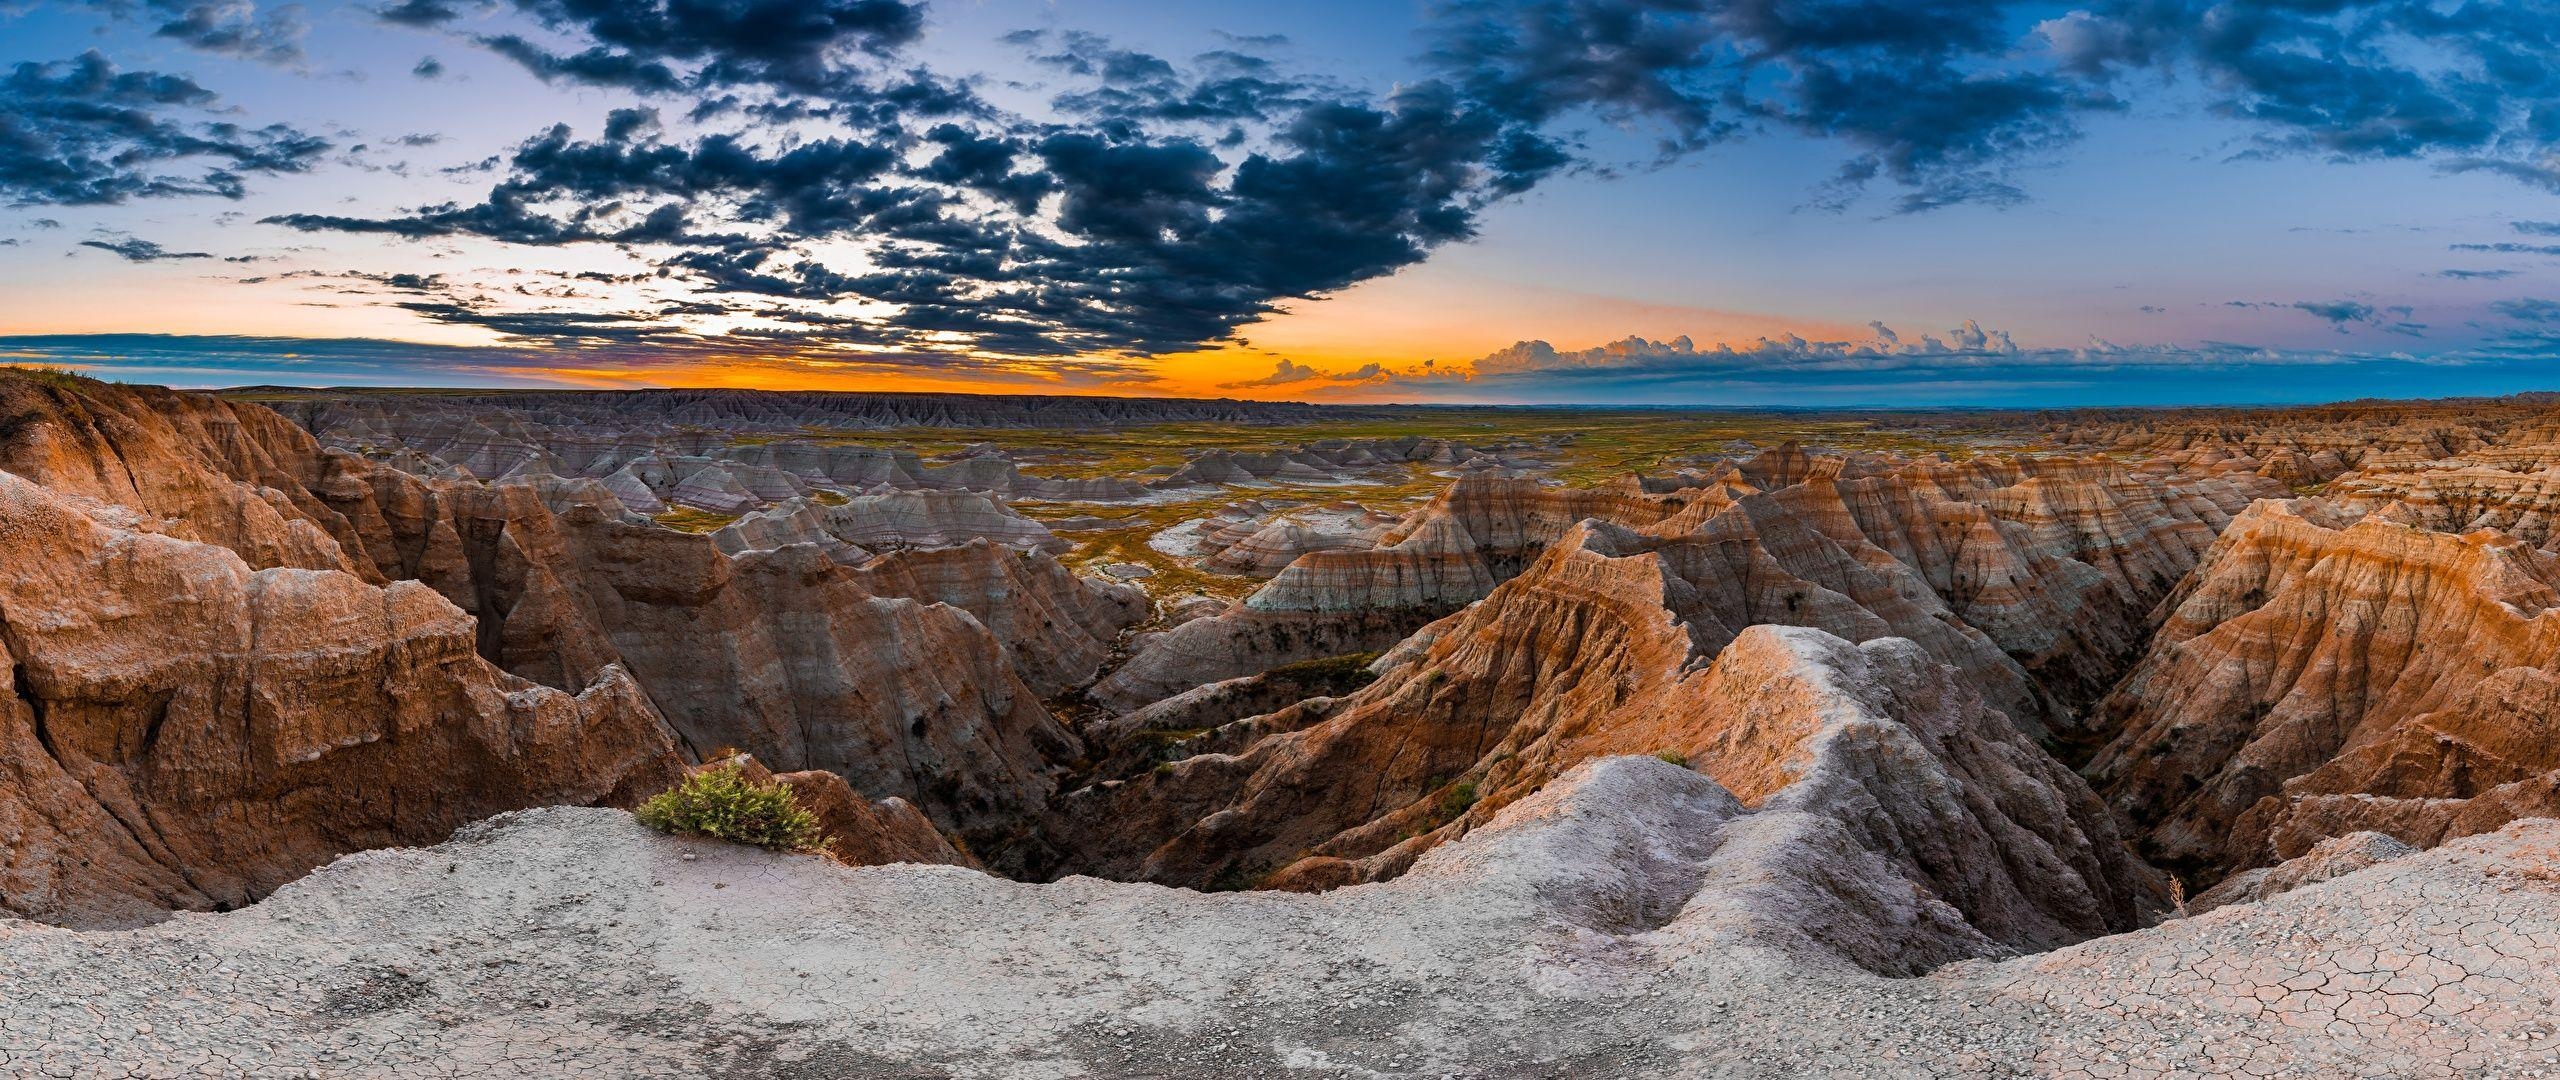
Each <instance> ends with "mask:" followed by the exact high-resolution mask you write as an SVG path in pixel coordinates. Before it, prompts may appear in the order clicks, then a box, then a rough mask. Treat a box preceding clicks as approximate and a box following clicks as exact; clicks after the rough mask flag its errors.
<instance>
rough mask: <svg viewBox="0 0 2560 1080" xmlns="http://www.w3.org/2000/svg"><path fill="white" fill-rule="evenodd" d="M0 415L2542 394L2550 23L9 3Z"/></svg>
mask: <svg viewBox="0 0 2560 1080" xmlns="http://www.w3.org/2000/svg"><path fill="white" fill-rule="evenodd" d="M0 362H16V363H29V364H45V365H52V366H59V367H69V368H74V369H77V370H82V371H85V372H88V373H91V374H95V375H98V376H101V377H106V378H115V379H121V380H127V381H137V382H155V383H166V384H170V385H178V386H230V385H246V384H263V383H289V384H303V385H404V386H495V385H526V386H533V385H547V386H582V387H631V386H750V387H768V388H821V389H927V390H961V391H1004V392H1047V393H1102V394H1147V395H1162V394H1173V395H1186V396H1221V395H1223V396H1235V397H1257V398H1295V399H1307V400H1319V401H1447V402H1494V403H1532V404H1565V403H1588V404H1620V405H1800V406H1878V405H1882V406H1897V405H1909V406H1921V405H1996V406H2048V405H2050V406H2063V405H2090V404H2191V403H2271V402H2307V401H2326V400H2338V399H2344V398H2353V397H2440V396H2454V395H2471V394H2498V393H2509V392H2514V391H2520V390H2533V389H2560V0H2372V2H2360V0H2273V2H2268V0H2233V2H2222V3H2214V2H2206V0H2113V2H2107V3H2093V4H2085V5H2075V4H2036V3H1999V2H1995V0H1970V2H1968V0H1518V2H1494V0H1414V2H1408V0H1361V2H1352V0H1307V2H1295V3H1286V4H1279V3H1268V2H1263V3H1216V2H1208V0H1193V2H1187V3H1175V2H1170V0H1164V2H1159V0H1132V2H1122V3H1102V2H1080V0H1048V2H1037V0H1022V2H1015V0H974V2H973V0H365V2H360V3H352V4H337V3H329V2H327V0H313V2H307V3H302V4H280V3H273V2H269V0H84V2H69V3H52V2H28V0H0Z"/></svg>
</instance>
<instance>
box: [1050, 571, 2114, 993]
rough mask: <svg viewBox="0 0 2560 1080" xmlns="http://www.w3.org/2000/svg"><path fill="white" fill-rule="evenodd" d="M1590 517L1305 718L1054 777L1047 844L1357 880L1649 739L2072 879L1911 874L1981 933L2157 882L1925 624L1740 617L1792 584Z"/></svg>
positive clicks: (1264, 878) (1912, 839) (1285, 877)
mask: <svg viewBox="0 0 2560 1080" xmlns="http://www.w3.org/2000/svg"><path fill="white" fill-rule="evenodd" d="M1605 528H1606V527H1603V526H1586V527H1585V530H1586V531H1584V532H1581V533H1578V534H1577V536H1576V538H1574V539H1573V541H1572V542H1571V544H1570V546H1560V547H1558V548H1557V549H1555V550H1553V551H1551V552H1550V553H1549V554H1548V555H1547V556H1546V557H1545V558H1544V559H1543V560H1542V561H1541V563H1540V565H1539V567H1538V568H1537V569H1535V570H1533V571H1532V572H1531V573H1528V574H1524V575H1522V576H1521V577H1520V578H1518V579H1516V580H1514V581H1512V582H1510V583H1508V584H1506V585H1504V586H1503V587H1502V588H1500V589H1498V590H1496V592H1495V594H1494V596H1493V597H1491V598H1489V599H1488V600H1486V601H1485V602H1484V603H1483V604H1480V605H1477V606H1476V607H1474V608H1471V609H1470V610H1469V611H1468V612H1467V613H1465V614H1463V615H1461V616H1457V617H1455V618H1454V619H1453V620H1452V625H1451V626H1448V627H1444V628H1439V629H1437V630H1436V631H1435V632H1434V633H1433V634H1431V635H1430V637H1431V644H1430V645H1429V646H1428V647H1427V649H1425V650H1423V651H1422V652H1421V653H1420V654H1419V655H1417V656H1413V657H1410V658H1408V659H1407V660H1405V661H1404V662H1402V663H1400V664H1397V666H1395V667H1393V668H1392V669H1390V670H1389V671H1388V672H1387V674H1386V675H1385V676H1384V677H1383V678H1381V679H1380V680H1379V681H1378V682H1377V683H1376V684H1374V685H1372V686H1370V687H1368V688H1367V689H1364V690H1362V691H1360V692H1359V693H1357V694H1355V695H1353V696H1352V697H1351V698H1349V699H1347V700H1346V701H1342V702H1337V703H1334V704H1333V705H1332V706H1331V707H1329V708H1327V709H1326V710H1325V711H1324V713H1323V715H1322V716H1321V717H1320V718H1319V717H1310V718H1306V719H1307V720H1312V721H1313V722H1311V723H1306V724H1305V726H1297V725H1296V724H1295V723H1292V724H1283V725H1279V726H1280V727H1281V728H1283V729H1284V730H1279V731H1271V732H1267V733H1264V734H1262V737H1260V738H1258V739H1256V740H1254V741H1252V742H1251V743H1250V745H1248V746H1244V747H1239V748H1236V749H1234V750H1232V751H1229V752H1204V753H1200V754H1196V755H1194V756H1191V757H1186V758H1181V759H1179V760H1175V761H1173V762H1171V763H1169V764H1167V765H1164V766H1161V767H1159V768H1157V769H1155V770H1153V771H1151V772H1149V773H1147V774H1146V775H1144V776H1141V777H1137V778H1133V779H1131V780H1128V781H1125V782H1120V783H1114V784H1107V785H1102V786H1098V787H1096V788H1092V789H1088V790H1085V791H1080V792H1078V793H1076V794H1075V795H1073V796H1071V797H1070V798H1069V799H1068V800H1066V801H1065V802H1064V803H1062V804H1061V812H1060V815H1059V816H1060V818H1061V819H1062V820H1061V825H1060V827H1061V828H1062V829H1064V830H1066V831H1068V832H1069V833H1070V834H1072V835H1074V836H1076V837H1077V838H1078V842H1074V843H1068V844H1066V845H1064V846H1067V847H1068V848H1070V849H1071V850H1077V851H1083V852H1088V853H1091V856H1092V858H1093V861H1092V862H1091V863H1090V864H1086V865H1079V866H1076V867H1075V868H1076V869H1080V870H1083V871H1085V872H1093V873H1100V874H1103V875H1104V876H1123V877H1145V878H1150V879H1154V880H1160V881H1167V882H1178V883H1187V884H1214V883H1220V882H1229V883H1259V884H1263V885H1267V886H1270V887H1277V888H1321V887H1329V886H1333V885H1340V884H1347V883H1351V882H1356V881H1364V880H1377V879H1380V878H1385V877H1392V876H1394V875H1395V874H1397V873H1400V872H1402V871H1403V870H1404V869H1405V868H1406V867H1408V866H1410V865H1411V864H1412V861H1413V859H1414V858H1415V857H1416V856H1418V855H1419V854H1421V853H1422V852H1423V851H1426V850H1429V849H1430V848H1431V847H1432V846H1434V845H1436V844H1439V843H1441V842H1444V841H1446V840H1448V839H1450V838H1453V837H1456V836H1459V835H1463V834H1464V833H1465V832H1466V831H1467V830H1468V829H1470V828H1472V827H1473V826H1475V825H1478V824H1481V823H1482V822H1483V821H1485V820H1487V819H1488V818H1489V817H1490V816H1491V815H1493V814H1495V813H1498V812H1499V811H1500V810H1501V808H1502V807H1504V806H1506V805H1508V804H1509V803H1511V802H1513V801H1515V800H1517V799H1519V798H1521V797H1523V796H1524V795H1526V794H1527V793H1528V792H1530V791H1533V790H1536V789H1537V788H1538V787H1539V786H1541V785H1543V784H1545V783H1546V782H1548V781H1549V780H1552V779H1553V778H1554V777H1556V776H1558V775H1561V774H1562V773H1563V772H1565V771H1566V770H1569V769H1570V768H1572V767H1573V766H1574V765H1576V764H1578V763H1580V762H1582V761H1586V760H1590V759H1592V758H1595V757H1602V756H1607V755H1610V754H1625V753H1653V752H1663V753H1667V754H1672V755H1677V756H1680V757H1683V758H1684V759H1685V760H1687V761H1688V762H1690V763H1691V764H1692V765H1693V766H1694V767H1696V768H1698V769H1700V770H1701V771H1704V772H1706V773H1707V774H1708V775H1710V776H1712V777H1714V778H1716V779H1717V780H1718V782H1719V783H1720V784H1722V785H1723V786H1724V787H1725V788H1726V789H1728V790H1730V791H1732V792H1733V793H1734V795H1735V796H1736V797H1737V798H1738V799H1740V800H1741V802H1742V804H1743V805H1744V806H1748V807H1763V806H1776V807H1781V808H1790V809H1791V810H1793V809H1802V810H1804V811H1806V812H1807V813H1814V814H1819V815H1828V816H1829V819H1830V820H1832V821H1833V822H1834V825H1832V826H1819V825H1816V826H1808V827H1814V828H1830V827H1837V826H1838V823H1839V820H1840V818H1841V817H1842V815H1847V816H1850V817H1857V815H1860V814H1865V813H1868V812H1869V811H1868V810H1867V809H1852V808H1853V807H1861V808H1872V807H1878V806H1881V807H1887V808H1891V809H1885V810H1880V811H1875V812H1877V813H1883V814H1885V815H1886V816H1888V817H1890V816H1892V815H1894V814H1897V813H1903V812H1906V811H1907V812H1908V813H1909V814H1912V815H1917V816H1914V817H1906V818H1903V819H1901V820H1900V822H1899V823H1898V824H1888V823H1885V822H1883V821H1882V820H1880V819H1873V818H1858V820H1857V821H1856V822H1854V823H1853V824H1852V825H1851V826H1850V827H1851V828H1853V829H1854V830H1855V831H1857V832H1858V833H1859V834H1860V835H1862V836H1866V837H1869V838H1873V837H1877V836H1880V835H1884V834H1886V833H1893V834H1895V835H1901V836H1904V837H1905V840H1903V841H1895V842H1891V843H1888V844H1887V845H1886V846H1887V847H1889V848H1891V849H1892V850H1893V852H1894V854H1895V856H1896V857H1900V858H1904V859H1906V860H1908V861H1909V865H1910V866H1912V867H1923V866H1937V867H1940V868H1941V870H1942V871H1945V872H1947V873H1954V871H1952V869H1951V868H1952V867H1954V866H1956V865H1959V864H1965V865H1973V864H1975V863H1978V862H1979V860H1981V859H1985V858H1993V859H1997V858H2026V859H2028V860H2029V862H2030V863H2034V865H2033V866H2030V865H2029V863H2019V864H2015V865H2014V866H2012V870H2014V871H2015V873H2016V874H2017V879H2016V881H2017V882H2026V881H2033V880H2058V881H2067V882H2069V883H2071V884H2070V885H2068V886H2065V887H2062V888H2059V889H2058V890H2056V891H2055V892H2054V893H2053V894H2052V895H2051V896H2047V897H2045V899H2044V900H2040V901H2039V900H2026V899H2022V898H2021V895H2020V892H2019V890H2020V889H2026V890H2029V891H2038V892H2041V891H2042V890H2043V889H2044V887H2043V886H2036V885H2019V884H2017V883H2016V882H2012V883H2010V884H2005V885H2004V884H1999V883H1996V882H1990V881H1987V880H1979V879H1968V880H1965V881H1957V880H1954V879H1953V878H1944V879H1942V878H1939V877H1931V879H1930V880H1931V886H1930V887H1931V890H1932V894H1933V895H1941V896H1948V897H1973V898H1974V900H1973V901H1960V902H1958V907H1960V908H1964V907H1965V904H1966V903H1968V902H1978V903H1977V906H1978V907H1980V910H1979V911H1976V910H1973V909H1972V908H1966V910H1967V912H1968V914H1967V918H1968V919H1972V920H1975V922H1974V925H1976V926H1977V927H1981V928H1984V929H1983V932H1984V933H1987V934H1989V935H1990V938H1989V940H2002V941H2008V942H2010V943H2012V944H2018V943H2022V942H2027V941H2042V942H2045V943H2047V944H2050V943H2053V942H2055V941H2059V940H2070V939H2073V938H2072V935H2075V934H2076V935H2080V936H2086V935H2089V934H2095V933H2101V932H2104V929H2105V928H2106V927H2108V926H2117V925H2129V924H2130V922H2131V920H2132V919H2133V918H2134V917H2135V916H2134V911H2135V908H2136V906H2137V904H2138V902H2139V901H2140V899H2141V898H2142V897H2144V896H2147V895H2148V891H2149V889H2150V888H2151V883H2150V882H2149V880H2148V879H2147V878H2145V877H2144V874H2145V873H2146V872H2145V871H2143V870H2142V869H2141V868H2140V867H2139V865H2138V864H2136V863H2134V862H2132V860H2130V859H2129V858H2127V857H2126V856H2125V855H2124V854H2123V852H2122V851H2121V850H2120V849H2119V847H2118V845H2117V843H2116V841H2115V839H2114V834H2113V826H2112V824H2111V822H2110V821H2109V819H2108V816H2107V814H2106V811H2105V810H2104V808H2103V806H2102V805H2101V804H2100V803H2099V802H2098V800H2097V799H2096V797H2095V796H2094V795H2092V794H2091V793H2090V792H2089V791H2088V790H2087V788H2086V787H2085V785H2083V784H2082V783H2081V781H2080V780H2079V779H2078V778H2077V777H2076V776H2074V775H2072V774H2071V773H2070V772H2069V770H2067V769H2064V768H2063V767H2061V766H2060V765H2058V764H2056V763H2055V762H2053V761H2052V760H2051V759H2050V758H2049V757H2047V756H2045V755H2044V754H2043V753H2042V752H2041V751H2039V750H2037V749H2036V748H2035V746H2034V744H2033V743H2032V742H2029V741H2028V740H2027V739H2026V738H2025V737H2024V736H2023V735H2021V734H2020V733H2019V732H2018V731H2017V729H2016V728H2015V727H2014V726H2012V725H2011V724H2010V722H2009V721H2008V719H2007V718H2006V717H2004V716H2002V715H2001V714H2000V713H1998V712H1995V711H1992V710H1990V709H1988V708H1985V707H1984V706H1983V705H1982V703H1981V701H1980V699H1979V698H1978V697H1976V696H1975V695H1974V694H1973V692H1972V691H1971V690H1969V689H1968V688H1967V687H1966V684H1965V681H1964V680H1963V679H1962V678H1961V677H1960V676H1959V675H1958V674H1956V673H1955V672H1954V671H1952V670H1951V669H1950V668H1948V667H1947V666H1946V665H1945V664H1944V663H1943V662H1941V661H1938V660H1936V659H1934V658H1933V657H1931V655H1930V653H1929V651H1928V650H1927V649H1926V648H1924V647H1923V646H1921V645H1919V644H1915V643H1913V642H1911V641H1908V640H1903V639H1898V638H1889V637H1887V636H1886V634H1887V633H1888V632H1889V625H1888V624H1886V623H1884V622H1882V621H1881V620H1878V619H1877V618H1876V617H1875V616H1874V615H1872V614H1870V613H1868V612H1866V611H1864V610H1863V609H1860V608H1858V607H1856V606H1855V605H1854V604H1853V603H1851V602H1849V601H1848V600H1847V599H1846V598H1844V597H1841V596H1839V595H1838V594H1832V593H1827V592H1825V593H1822V595H1821V596H1820V597H1817V595H1816V593H1817V592H1818V591H1820V590H1818V589H1817V588H1816V587H1812V586H1809V585H1806V584H1805V583H1802V582H1799V583H1798V587H1801V588H1804V589H1805V590H1806V591H1804V592H1803V593H1801V594H1800V596H1799V600H1798V603H1797V605H1796V608H1795V612H1794V617H1796V618H1801V619H1804V620H1807V621H1811V622H1815V623H1817V624H1818V623H1819V622H1820V621H1822V620H1824V619H1826V618H1828V619H1836V620H1838V621H1840V622H1841V623H1844V624H1847V625H1844V626H1843V629H1847V630H1850V631H1851V632H1858V631H1860V630H1863V631H1864V632H1863V633H1861V636H1863V637H1867V638H1870V639H1871V640H1872V641H1873V642H1875V643H1873V644H1871V645H1870V646H1869V647H1867V648H1865V649H1860V648H1856V647H1852V646H1850V645H1848V644H1847V643H1845V642H1842V641H1840V640H1839V639H1838V638H1836V637H1832V636H1831V635H1828V634H1825V633H1821V632H1819V631H1814V630H1784V629H1780V628H1777V627H1772V626H1766V625H1758V626H1751V628H1750V629H1747V630H1741V629H1739V628H1740V627H1743V626H1746V625H1749V624H1751V623H1754V622H1760V621H1763V620H1764V619H1766V618H1769V617H1786V616H1785V614H1784V613H1787V612H1788V610H1789V609H1788V607H1787V606H1786V604H1785V602H1784V601H1783V600H1782V599H1780V596H1779V595H1778V594H1782V593H1784V592H1785V591H1786V590H1787V588H1788V586H1786V585H1784V584H1782V583H1780V582H1778V581H1776V580H1770V581H1769V582H1768V583H1767V584H1766V585H1765V586H1763V590H1764V591H1766V592H1767V593H1769V595H1766V596H1757V597H1755V596H1748V595H1732V594H1728V595H1727V596H1724V597H1717V596H1714V595H1712V594H1711V593H1706V592H1705V591H1704V590H1703V589H1702V585H1704V583H1705V582H1706V581H1708V580H1710V579H1706V578H1690V577H1684V576H1682V575H1681V574H1680V573H1679V572H1678V571H1676V570H1674V569H1672V565H1673V564H1674V563H1676V562H1678V561H1680V557H1679V556H1676V555H1672V554H1668V553H1665V552H1662V551H1641V552H1639V551H1635V550H1627V551H1623V552H1612V551H1610V550H1609V545H1631V546H1632V545H1635V544H1638V543H1639V542H1640V538H1637V537H1635V536H1633V535H1632V534H1626V533H1623V532H1618V533H1615V534H1614V535H1612V534H1608V533H1605V532H1592V531H1589V530H1605ZM1746 579H1747V576H1746V575H1734V576H1732V577H1725V576H1723V575H1718V577H1717V578H1716V579H1713V580H1720V581H1724V582H1737V581H1740V580H1746ZM1721 605H1731V606H1721ZM1746 611H1752V612H1755V613H1754V614H1746ZM1861 620H1863V622H1862V621H1861ZM1737 634H1738V636H1737ZM1710 657H1712V658H1714V662H1713V663H1712V664H1707V663H1706V662H1705V661H1706V660H1707V658H1710ZM1393 662H1394V661H1392V660H1391V661H1390V663H1393ZM1702 669H1703V670H1702ZM1852 718H1855V720H1854V722H1852ZM1301 722H1304V721H1301ZM1243 723H1247V724H1253V723H1256V722H1255V721H1245V722H1243ZM1841 723H1848V724H1850V727H1851V728H1854V729H1855V730H1856V731H1857V732H1858V733H1859V734H1857V735H1855V736H1848V735H1847V734H1846V732H1847V731H1848V730H1849V729H1848V728H1839V727H1835V726H1834V725H1836V724H1841ZM1853 747H1854V748H1855V749H1852V748H1853ZM1869 755H1872V757H1870V756H1869ZM1887 761H1890V762H1891V764H1889V765H1888V764H1885V762H1887ZM1826 762H1828V763H1829V764H1825V763H1826ZM1933 763H1934V764H1933ZM1853 777H1854V778H1856V779H1852V778H1853ZM1871 783H1873V784H1885V785H1892V786H1895V789H1896V790H1895V791H1894V792H1884V791H1880V790H1877V789H1875V788H1871V787H1866V786H1863V785H1867V784H1871ZM1904 785H1908V786H1904ZM1922 791H1932V792H1936V793H1937V794H1935V795H1931V796H1929V797H1925V798H1923V797H1921V796H1920V795H1919V794H1918V793H1919V792H1922ZM1789 820H1794V819H1789ZM2029 835H2032V836H2035V837H2040V838H2041V839H2033V840H2030V839H2027V837H2028V836H2029ZM1773 842H1774V841H1773ZM1786 842H1787V843H1789V844H1792V843H1796V842H1810V841H1809V840H1804V839H1803V838H1802V837H1798V838H1796V839H1791V840H1788V841H1786ZM1968 851H1969V852H1970V853H1967V852H1968ZM1993 852H2004V853H2006V854H2003V855H1998V856H1995V855H1993V854H1992V853H1993ZM2027 852H2041V853H2042V854H2037V855H2027V854H2024V853H2027ZM2038 860H2042V861H2038ZM1977 869H1978V867H1977ZM1941 870H1915V872H1918V873H1923V874H1937V873H1940V872H1941ZM1974 872H1975V871H1966V873H1974ZM2007 872H2008V871H2003V873H2007ZM2064 896H2071V897H2078V898H2079V899H2076V900H2064V899H2062V897H2064ZM2091 896H2096V897H2098V898H2100V899H2098V900H2096V901H2090V900H2089V899H2088V898H2089V897H2091ZM2088 903H2095V904H2096V905H2097V906H2096V907H2089V906H2085V905H2086V904H2088ZM2075 904H2079V905H2083V906H2079V907H2072V905H2075ZM2050 905H2059V906H2058V907H2056V906H2050ZM2064 908H2069V909H2070V910H2068V911H2065V910H2062V909H2064ZM1962 937H1963V935H1961V934H1956V935H1954V938H1950V939H1948V940H1950V941H1952V940H1954V939H1955V938H1962ZM1977 944H1978V943H1977ZM1903 947H1904V946H1903V945H1896V946H1894V948H1897V949H1899V948H1903ZM1913 947H1916V946H1913ZM1948 947H1949V948H1954V946H1948ZM1968 948H1970V946H1968ZM1923 951H1926V950H1923ZM1957 951H1958V952H1962V951H1963V950H1962V949H1958V950H1957ZM1945 955H1953V954H1945Z"/></svg>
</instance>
